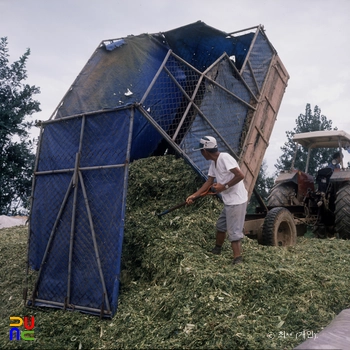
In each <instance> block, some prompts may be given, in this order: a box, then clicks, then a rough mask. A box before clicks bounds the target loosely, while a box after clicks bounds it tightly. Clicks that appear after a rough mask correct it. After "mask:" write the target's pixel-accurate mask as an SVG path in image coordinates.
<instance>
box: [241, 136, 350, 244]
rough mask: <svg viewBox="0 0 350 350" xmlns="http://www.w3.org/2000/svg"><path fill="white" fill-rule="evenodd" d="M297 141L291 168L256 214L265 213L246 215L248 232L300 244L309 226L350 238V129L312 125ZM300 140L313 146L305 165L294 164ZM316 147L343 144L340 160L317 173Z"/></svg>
mask: <svg viewBox="0 0 350 350" xmlns="http://www.w3.org/2000/svg"><path fill="white" fill-rule="evenodd" d="M293 141H294V142H296V143H297V147H296V151H295V154H294V158H293V161H292V166H291V169H290V170H284V171H282V172H281V173H280V174H279V175H278V177H277V178H276V180H275V183H274V186H273V188H272V190H271V192H270V194H269V197H268V201H267V205H265V206H261V207H259V208H257V214H255V215H258V216H259V215H260V217H258V219H253V220H252V218H247V217H246V226H245V229H246V234H247V235H248V236H249V235H253V236H256V235H257V238H258V241H259V243H261V244H264V245H276V246H289V245H294V244H295V243H296V237H297V235H303V234H304V233H305V232H306V231H307V228H308V227H311V228H312V232H313V233H314V235H315V236H316V237H318V238H326V237H331V236H335V237H337V238H340V239H350V169H349V168H348V167H346V168H345V167H344V164H343V153H342V151H343V150H347V151H348V152H350V135H349V134H348V133H346V132H344V131H340V130H330V131H312V132H306V133H300V134H295V135H294V137H293ZM300 145H301V146H303V147H305V148H307V149H308V156H307V161H306V164H305V171H302V170H300V169H295V168H294V162H295V159H296V156H297V151H298V148H299V146H300ZM313 148H338V151H339V153H340V159H339V160H340V163H339V164H337V162H336V161H334V164H330V165H329V166H327V167H324V168H322V169H320V170H318V172H317V175H316V178H314V177H313V176H311V175H310V174H308V167H309V161H310V154H311V149H313ZM259 212H260V213H259ZM255 217H257V216H255Z"/></svg>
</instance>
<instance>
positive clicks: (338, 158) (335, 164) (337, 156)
mask: <svg viewBox="0 0 350 350" xmlns="http://www.w3.org/2000/svg"><path fill="white" fill-rule="evenodd" d="M342 161H343V155H342V154H341V153H340V152H335V153H334V154H333V157H332V161H331V162H330V163H329V164H328V166H327V167H328V168H331V169H332V170H334V169H340V164H342Z"/></svg>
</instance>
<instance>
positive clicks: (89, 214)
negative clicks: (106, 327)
mask: <svg viewBox="0 0 350 350" xmlns="http://www.w3.org/2000/svg"><path fill="white" fill-rule="evenodd" d="M79 180H80V184H81V188H82V190H83V196H84V201H85V206H86V211H87V214H88V218H89V223H90V229H91V237H92V241H93V244H94V250H95V258H96V262H97V267H98V271H99V274H100V279H101V284H102V288H103V293H105V296H106V298H105V299H106V300H105V302H106V306H107V309H108V311H109V310H110V309H111V308H110V305H109V300H108V294H107V289H106V284H105V279H104V275H103V271H102V266H101V259H100V254H99V252H98V246H97V242H96V234H95V229H94V223H93V221H92V215H91V210H90V205H89V201H88V198H87V194H86V189H85V185H84V180H83V176H82V174H81V172H80V171H79Z"/></svg>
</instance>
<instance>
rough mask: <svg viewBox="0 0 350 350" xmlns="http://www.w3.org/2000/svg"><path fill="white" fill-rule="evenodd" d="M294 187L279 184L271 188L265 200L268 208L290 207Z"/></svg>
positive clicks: (293, 195)
mask: <svg viewBox="0 0 350 350" xmlns="http://www.w3.org/2000/svg"><path fill="white" fill-rule="evenodd" d="M295 195H296V194H295V186H293V185H291V184H281V185H278V186H276V187H273V188H272V190H271V193H270V195H269V198H268V200H267V206H268V207H283V206H287V205H290V202H291V198H292V197H295Z"/></svg>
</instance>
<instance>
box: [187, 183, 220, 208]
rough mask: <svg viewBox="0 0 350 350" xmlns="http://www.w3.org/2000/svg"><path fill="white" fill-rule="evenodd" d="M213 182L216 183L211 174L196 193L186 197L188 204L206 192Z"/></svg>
mask: <svg viewBox="0 0 350 350" xmlns="http://www.w3.org/2000/svg"><path fill="white" fill-rule="evenodd" d="M213 183H214V177H211V176H209V177H208V180H207V181H205V182H204V184H203V185H202V187H201V188H200V189H199V190H198V191H196V192H195V193H193V194H191V195H190V196H188V197H187V199H186V202H187V204H192V203H193V199H194V198H195V197H198V196H199V195H201V194H202V193H203V192H206V191H207V190H208V189H209V188H210V187H211V186H213Z"/></svg>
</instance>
